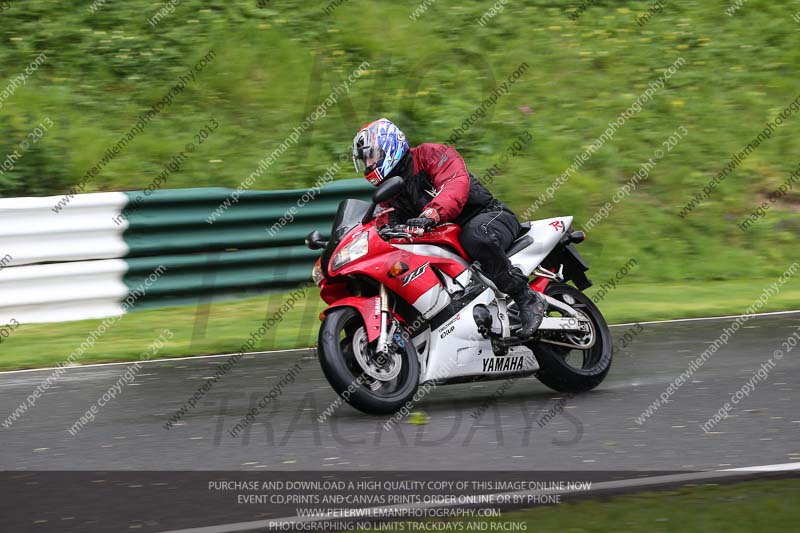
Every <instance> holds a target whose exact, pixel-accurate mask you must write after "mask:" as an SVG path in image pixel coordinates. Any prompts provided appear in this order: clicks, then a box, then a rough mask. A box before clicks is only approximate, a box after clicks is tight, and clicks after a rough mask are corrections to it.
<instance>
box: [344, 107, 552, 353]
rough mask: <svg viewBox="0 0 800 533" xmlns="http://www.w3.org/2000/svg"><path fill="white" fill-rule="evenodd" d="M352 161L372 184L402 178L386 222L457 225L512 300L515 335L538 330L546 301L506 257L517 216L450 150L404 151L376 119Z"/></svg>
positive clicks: (362, 133) (395, 131) (396, 131)
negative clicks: (517, 327) (515, 315)
mask: <svg viewBox="0 0 800 533" xmlns="http://www.w3.org/2000/svg"><path fill="white" fill-rule="evenodd" d="M353 162H354V164H355V166H356V171H357V172H362V171H363V173H364V176H365V177H366V178H367V180H368V181H369V182H370V183H372V184H373V185H376V186H377V185H378V184H379V183H380V182H381V181H383V180H384V179H386V178H389V177H392V176H402V177H403V178H404V181H405V189H404V191H403V193H402V194H400V195H399V196H398V197H396V198H395V199H394V200H392V201H390V202H388V207H393V208H394V211H392V212H391V213H390V214H389V217H390V222H391V223H393V224H397V223H400V224H406V225H408V226H411V227H415V228H419V229H420V231H426V230H429V229H431V228H433V227H434V226H436V225H437V224H440V223H444V222H452V223H455V224H458V225H459V226H461V237H460V238H459V240H460V242H461V245H462V246H463V247H464V249H465V250H468V251H469V253H470V255H471V256H472V258H473V259H475V260H477V261H478V262H479V263H480V265H481V269H482V271H483V273H484V274H486V276H487V277H489V279H491V280H492V281H493V282H494V284H495V285H496V286H497V288H498V289H500V290H501V291H503V292H504V293H506V294H508V295H510V296H511V297H512V298H513V299H514V301H515V302H517V306H518V307H519V314H520V321H521V322H522V328H521V330H520V336H523V337H529V336H531V335H532V334H533V333H534V332H535V331H536V330H537V329H538V328H539V326H540V325H541V323H542V317H543V315H544V308H545V300H544V298H543V297H542V295H540V294H539V293H538V292H536V291H534V290H533V289H531V287H530V285H529V284H528V283H529V280H528V276H526V275H525V274H523V272H522V271H521V270H520V269H519V268H517V267H513V268H512V266H511V262H510V261H509V260H508V257H507V256H506V253H505V252H506V250H507V249H508V248H509V247H510V246H511V243H512V242H514V240H515V239H516V238H518V237H519V236H520V235H521V234H522V232H523V228H522V226H521V225H520V222H519V220H517V217H516V215H515V214H514V213H513V212H512V211H511V210H510V209H509V208H508V207H506V205H505V204H504V203H502V202H501V201H499V200H497V199H496V198H494V197H493V196H492V193H490V192H489V191H488V190H487V189H486V187H484V186H483V184H481V183H480V182H479V181H478V180H477V179H475V176H473V175H472V174H470V173H469V172H468V171H467V166H466V164H465V163H464V160H463V159H462V158H461V156H460V155H459V154H458V152H456V150H455V149H454V148H453V147H451V146H448V145H445V144H433V143H424V144H420V145H419V146H416V147H414V148H409V146H408V142H407V141H406V136H405V135H404V134H403V132H402V131H400V128H398V127H397V126H396V125H395V124H393V123H392V122H391V121H389V120H388V119H385V118H381V119H378V120H376V121H374V122H370V123H369V124H366V125H365V126H363V127H362V128H361V130H359V132H358V133H357V134H356V136H355V138H354V139H353Z"/></svg>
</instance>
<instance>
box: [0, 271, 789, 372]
mask: <svg viewBox="0 0 800 533" xmlns="http://www.w3.org/2000/svg"><path fill="white" fill-rule="evenodd" d="M597 281H598V285H599V281H600V280H599V279H598V280H597ZM774 281H775V279H774V278H771V279H760V280H733V281H717V282H707V283H703V284H696V283H695V284H689V283H662V284H657V285H650V284H642V283H628V281H627V280H623V281H621V282H620V283H619V285H618V286H617V288H616V289H615V290H613V291H611V292H610V293H608V295H607V296H606V297H605V298H604V299H603V300H602V301H600V302H599V304H598V305H599V307H600V309H601V310H602V311H603V313H604V315H605V316H606V318H607V320H608V321H609V323H612V324H613V323H620V322H637V321H639V322H640V321H646V320H659V319H668V318H681V317H699V316H714V315H724V314H739V313H742V312H744V310H745V309H747V307H749V306H750V305H751V304H752V303H753V301H754V300H755V299H756V298H758V297H759V296H760V294H761V292H762V290H763V289H764V287H766V286H768V285H769V284H771V283H773V282H774ZM596 290H597V286H595V287H593V288H592V289H590V290H589V291H588V294H589V295H594V294H595V291H596ZM284 301H286V296H285V295H283V294H272V295H268V296H262V297H258V298H252V299H248V300H240V301H228V302H218V303H213V304H210V305H208V306H184V307H172V308H165V309H152V310H145V311H140V312H136V313H131V314H128V315H123V316H122V317H121V318H120V319H119V320H118V321H117V322H116V323H115V324H114V325H113V326H111V327H110V328H108V329H107V330H106V332H105V333H104V334H103V335H102V336H100V337H99V338H97V340H96V342H95V345H94V347H93V348H89V349H88V350H86V352H85V353H84V354H83V355H82V356H81V357H80V358H79V359H78V360H77V361H76V362H77V363H79V364H86V363H96V362H104V361H130V360H135V359H138V358H139V354H140V353H141V352H142V351H143V350H145V349H146V348H147V347H148V346H149V344H150V343H151V342H152V341H153V340H154V339H155V338H157V337H158V336H159V335H161V334H162V333H163V332H164V330H165V329H169V330H170V331H171V332H172V334H173V338H172V339H171V340H170V341H169V342H168V343H167V344H166V345H165V346H164V348H163V349H161V351H160V352H159V353H158V354H157V357H183V356H190V355H203V354H216V353H229V352H236V351H238V349H239V347H240V346H241V345H242V343H243V342H245V341H246V340H247V339H248V338H249V336H250V333H251V332H253V331H255V330H257V329H258V327H259V325H260V323H261V322H262V321H263V320H264V319H265V318H267V317H268V316H272V315H273V313H275V312H276V311H277V310H278V309H279V308H280V307H281V305H282V304H283V302H284ZM324 307H325V305H324V303H323V302H322V301H321V300H320V299H319V292H318V291H317V290H316V289H314V290H311V291H309V292H308V295H307V297H306V298H305V299H304V300H302V301H301V304H300V305H298V306H296V307H295V309H294V310H292V311H290V312H288V313H286V314H285V316H284V319H283V321H282V322H280V323H279V324H278V325H277V326H275V327H274V328H272V329H270V330H269V331H268V332H267V334H266V335H265V336H264V337H263V338H262V339H261V341H260V342H259V343H257V344H256V345H255V348H254V349H256V350H279V349H286V348H297V347H307V346H312V345H314V343H315V342H316V335H317V331H318V328H319V319H318V315H319V313H320V311H322V310H323V309H324ZM798 307H800V285H798V284H797V283H795V284H787V285H785V286H783V288H782V289H781V291H780V292H779V293H778V294H777V295H775V296H773V297H772V298H770V300H769V302H768V303H767V304H766V305H765V306H764V307H763V309H761V310H760V312H766V311H779V310H787V309H797V308H798ZM101 323H102V320H84V321H80V322H65V323H58V324H25V325H22V326H20V327H19V329H17V330H16V331H14V332H13V333H12V335H11V336H10V337H9V338H8V339H5V341H4V342H3V343H2V344H1V345H0V369H4V370H9V369H17V368H35V367H41V366H50V365H53V364H57V363H59V362H61V361H64V360H65V359H66V358H67V356H69V354H70V353H72V352H73V351H75V350H76V349H77V348H78V346H79V345H80V344H81V343H83V342H84V341H85V340H86V338H87V336H88V335H89V333H90V332H92V331H94V330H95V329H96V328H97V327H98V326H99V325H100V324H101Z"/></svg>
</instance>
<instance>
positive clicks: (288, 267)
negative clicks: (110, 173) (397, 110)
mask: <svg viewBox="0 0 800 533" xmlns="http://www.w3.org/2000/svg"><path fill="white" fill-rule="evenodd" d="M234 193H236V194H234ZM312 193H313V194H312ZM370 193H371V187H370V186H369V184H368V183H366V182H365V181H364V180H361V179H356V180H341V181H335V182H332V183H330V184H328V185H326V186H324V187H322V188H321V189H318V190H316V191H312V190H306V189H303V190H289V191H235V190H232V189H225V188H204V189H174V190H160V191H152V192H151V191H148V192H147V193H145V191H132V192H118V193H97V194H81V195H75V196H73V197H71V198H70V199H69V202H64V198H65V197H42V198H6V199H0V324H5V323H9V322H10V321H11V320H12V319H16V320H17V321H18V322H20V323H32V322H59V321H70V320H82V319H87V318H101V317H107V316H114V315H119V314H122V313H124V312H126V311H128V310H137V309H142V308H148V307H161V306H171V305H184V304H197V303H198V302H208V301H213V300H217V299H227V298H238V297H248V296H254V295H257V294H262V293H264V292H268V291H276V290H286V289H288V288H291V287H293V286H296V285H298V284H300V283H301V282H303V281H305V280H307V279H308V278H309V276H310V272H311V267H312V266H313V263H314V261H315V260H316V257H317V256H318V255H319V252H316V251H311V250H308V249H306V248H305V247H304V246H303V239H304V237H305V235H306V234H308V232H310V231H311V230H313V229H319V230H320V231H322V232H323V234H325V233H326V232H328V231H330V226H331V222H332V220H333V216H334V214H335V213H336V208H337V206H338V204H339V202H340V201H341V200H342V199H344V198H361V199H367V198H368V197H369V195H370ZM232 195H233V196H232ZM232 197H234V198H235V201H234V202H230V199H231V198H232ZM226 200H227V201H228V202H227V204H226V205H225V209H224V210H223V211H219V208H220V206H221V205H223V204H224V203H225V202H226ZM59 202H61V204H60V205H59ZM64 204H66V205H64ZM54 206H59V207H58V209H57V210H56V209H53V207H54ZM215 212H216V213H217V216H215V217H212V223H209V216H210V215H211V214H212V213H215Z"/></svg>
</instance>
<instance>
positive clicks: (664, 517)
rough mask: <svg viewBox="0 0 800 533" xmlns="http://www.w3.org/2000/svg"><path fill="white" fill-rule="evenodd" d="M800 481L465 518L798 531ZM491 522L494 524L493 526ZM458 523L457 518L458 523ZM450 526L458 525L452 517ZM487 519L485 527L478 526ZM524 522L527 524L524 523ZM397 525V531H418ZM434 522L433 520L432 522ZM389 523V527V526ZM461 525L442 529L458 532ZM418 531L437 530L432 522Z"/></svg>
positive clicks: (595, 528) (577, 526) (597, 528)
mask: <svg viewBox="0 0 800 533" xmlns="http://www.w3.org/2000/svg"><path fill="white" fill-rule="evenodd" d="M798 501H800V480H797V479H788V480H774V481H753V482H744V483H737V484H735V485H724V486H718V485H702V486H689V487H682V488H680V489H676V490H670V491H662V492H645V493H641V494H633V495H627V496H619V497H615V498H611V499H607V500H591V501H583V502H576V503H562V504H559V505H554V506H550V507H541V508H537V509H529V510H526V511H521V512H514V513H507V514H504V515H503V516H501V517H499V518H487V519H471V520H469V521H466V520H465V521H461V524H463V529H460V530H461V531H468V530H469V529H468V524H473V526H472V527H473V530H474V531H504V529H503V528H502V527H498V526H499V525H500V523H504V524H512V523H513V524H515V525H516V524H518V526H515V527H519V529H510V531H533V532H536V533H549V532H559V533H565V532H566V533H594V532H597V533H606V532H609V531H625V532H627V533H635V532H638V531H641V532H646V533H652V532H666V531H680V532H681V533H687V532H693V531H697V532H702V533H707V532H712V531H725V532H726V533H740V532H741V533H750V532H751V531H763V532H769V531H796V530H797V524H798V520H800V507H799V506H798V505H797V502H798ZM492 522H494V523H495V524H496V525H495V527H492ZM455 523H458V522H455ZM451 524H452V525H454V524H453V523H452V522H451ZM481 524H488V526H489V527H487V528H486V529H485V530H484V529H481V528H480V527H476V526H478V525H481ZM523 524H524V525H523ZM404 525H405V526H407V525H408V524H395V527H396V528H395V529H391V528H390V529H382V531H386V532H387V533H392V532H394V531H414V530H415V529H410V528H409V527H405V528H403V526H404ZM430 525H431V526H435V525H436V524H435V523H431V524H430ZM387 527H388V526H387ZM458 530H459V529H447V530H445V529H442V531H458ZM417 531H437V529H435V528H434V527H431V528H429V529H418V530H417Z"/></svg>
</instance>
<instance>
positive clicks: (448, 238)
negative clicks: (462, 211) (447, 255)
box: [401, 223, 472, 262]
mask: <svg viewBox="0 0 800 533" xmlns="http://www.w3.org/2000/svg"><path fill="white" fill-rule="evenodd" d="M460 235H461V226H459V225H458V224H451V223H446V224H442V225H440V226H436V227H434V228H433V229H431V230H430V231H427V232H425V233H424V234H423V235H422V236H421V237H415V238H414V241H413V242H414V244H436V245H439V246H447V247H449V248H452V249H453V251H455V252H456V253H457V254H458V255H459V256H461V258H462V259H464V260H465V261H467V262H471V261H472V259H470V257H469V254H468V253H467V251H466V250H464V248H463V247H462V246H461V242H460V241H459V237H460ZM401 240H405V239H401Z"/></svg>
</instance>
